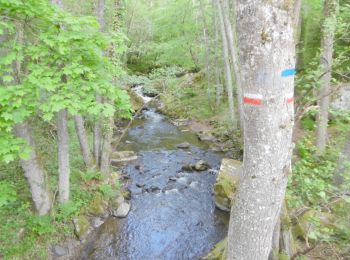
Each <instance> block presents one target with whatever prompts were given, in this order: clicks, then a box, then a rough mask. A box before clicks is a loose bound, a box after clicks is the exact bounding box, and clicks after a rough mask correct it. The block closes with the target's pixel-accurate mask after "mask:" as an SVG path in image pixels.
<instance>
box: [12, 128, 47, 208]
mask: <svg viewBox="0 0 350 260" xmlns="http://www.w3.org/2000/svg"><path fill="white" fill-rule="evenodd" d="M14 131H15V134H16V136H17V137H19V138H22V139H24V140H25V141H26V142H27V144H28V145H30V147H31V149H32V151H31V153H30V156H29V158H28V159H27V160H21V161H20V162H21V166H22V168H23V171H24V174H25V176H26V178H27V180H28V183H29V186H30V191H31V194H32V199H33V202H34V205H35V209H36V210H37V212H38V214H39V215H45V214H47V213H48V212H49V211H50V209H51V198H50V193H49V191H48V186H47V183H46V181H45V172H44V170H43V168H42V166H41V165H40V163H39V161H38V157H37V154H36V147H35V143H34V140H33V137H32V133H31V131H30V127H29V124H28V123H27V122H23V123H21V124H17V125H15V128H14Z"/></svg>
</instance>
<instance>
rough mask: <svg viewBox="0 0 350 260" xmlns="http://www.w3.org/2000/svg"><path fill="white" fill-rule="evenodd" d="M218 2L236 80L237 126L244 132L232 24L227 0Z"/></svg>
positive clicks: (239, 77) (239, 81) (238, 70)
mask: <svg viewBox="0 0 350 260" xmlns="http://www.w3.org/2000/svg"><path fill="white" fill-rule="evenodd" d="M219 4H220V5H221V10H222V14H223V19H224V24H225V31H226V35H227V40H228V46H229V50H230V53H231V63H232V67H233V71H234V74H235V81H236V91H237V100H238V102H237V103H238V114H239V126H240V129H241V132H242V133H243V132H244V126H243V104H242V89H241V87H242V84H241V74H240V69H239V61H238V53H237V48H236V47H235V46H236V43H235V37H234V35H235V34H234V33H233V29H232V25H231V22H230V18H229V15H228V11H229V10H230V8H229V4H228V2H227V0H224V1H223V0H219Z"/></svg>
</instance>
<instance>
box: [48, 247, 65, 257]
mask: <svg viewBox="0 0 350 260" xmlns="http://www.w3.org/2000/svg"><path fill="white" fill-rule="evenodd" d="M51 251H52V253H53V254H54V255H55V256H57V257H61V256H65V255H66V254H67V253H68V252H67V249H66V248H64V247H62V246H59V245H55V246H53V247H52V249H51Z"/></svg>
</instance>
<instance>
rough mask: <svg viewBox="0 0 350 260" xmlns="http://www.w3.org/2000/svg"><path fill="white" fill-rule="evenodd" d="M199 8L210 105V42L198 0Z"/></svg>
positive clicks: (203, 13) (200, 0)
mask: <svg viewBox="0 0 350 260" xmlns="http://www.w3.org/2000/svg"><path fill="white" fill-rule="evenodd" d="M199 7H200V12H201V17H202V22H203V38H204V45H205V57H204V60H205V66H206V74H207V94H208V100H209V104H210V103H211V86H210V85H211V66H210V42H209V37H208V34H209V33H208V24H207V19H206V16H205V9H204V6H203V1H202V0H199Z"/></svg>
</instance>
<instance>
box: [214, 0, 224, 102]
mask: <svg viewBox="0 0 350 260" xmlns="http://www.w3.org/2000/svg"><path fill="white" fill-rule="evenodd" d="M212 8H213V21H214V31H215V41H214V46H213V47H214V50H215V53H214V59H215V104H216V107H217V108H218V107H219V106H220V102H221V93H222V89H221V85H220V69H219V66H220V64H219V51H218V48H217V46H218V45H219V28H218V27H219V25H218V18H217V8H216V4H215V0H212Z"/></svg>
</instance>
